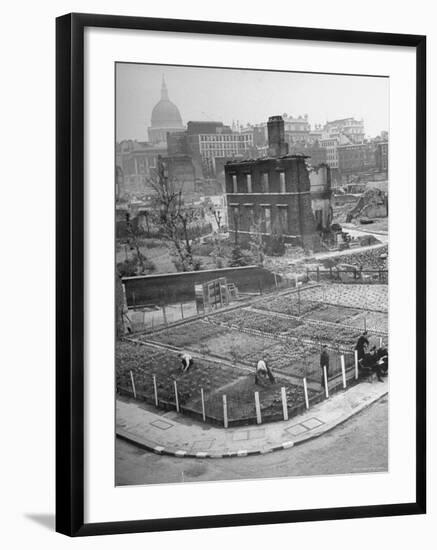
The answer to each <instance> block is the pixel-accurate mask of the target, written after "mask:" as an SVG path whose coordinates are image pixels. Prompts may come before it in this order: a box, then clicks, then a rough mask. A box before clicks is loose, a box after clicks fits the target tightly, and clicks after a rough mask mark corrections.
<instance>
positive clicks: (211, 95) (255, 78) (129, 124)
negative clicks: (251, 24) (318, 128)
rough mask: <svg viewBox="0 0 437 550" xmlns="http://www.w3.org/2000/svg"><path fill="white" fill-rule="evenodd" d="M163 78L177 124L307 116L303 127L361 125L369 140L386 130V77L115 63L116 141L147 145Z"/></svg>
mask: <svg viewBox="0 0 437 550" xmlns="http://www.w3.org/2000/svg"><path fill="white" fill-rule="evenodd" d="M163 75H164V77H165V80H166V83H167V88H168V94H169V99H170V100H171V101H172V102H173V103H175V104H176V105H177V107H178V108H179V111H180V113H181V116H182V121H183V123H184V124H186V123H187V122H188V121H189V120H218V121H222V122H224V123H225V124H232V121H233V120H234V121H237V120H238V121H240V124H242V125H246V124H247V123H248V122H250V123H254V124H256V123H259V122H265V121H267V119H268V117H269V116H272V115H282V114H283V113H288V114H289V115H293V116H297V115H303V114H305V113H307V114H308V117H309V122H310V123H311V125H314V124H316V123H317V124H319V123H322V124H324V123H325V122H326V121H327V120H333V119H336V118H346V117H350V116H352V117H355V118H363V119H364V125H365V132H366V134H367V135H369V136H372V137H373V136H376V135H378V134H379V133H380V132H381V130H388V129H389V103H388V102H389V80H388V78H378V77H368V76H349V75H347V76H343V75H324V74H305V73H290V72H273V71H251V70H239V69H237V70H236V69H210V68H201V67H200V68H199V67H179V66H164V65H142V64H130V63H119V64H117V72H116V102H117V105H116V107H117V126H116V132H117V141H120V140H122V139H138V140H142V141H146V140H147V127H148V126H150V116H151V113H152V109H153V107H154V106H155V104H156V103H157V102H158V101H159V99H160V92H161V80H162V76H163Z"/></svg>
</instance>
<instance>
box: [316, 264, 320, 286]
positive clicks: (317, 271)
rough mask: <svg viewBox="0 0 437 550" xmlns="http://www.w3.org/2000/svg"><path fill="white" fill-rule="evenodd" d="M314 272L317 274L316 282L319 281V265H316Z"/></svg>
mask: <svg viewBox="0 0 437 550" xmlns="http://www.w3.org/2000/svg"><path fill="white" fill-rule="evenodd" d="M316 274H317V282H319V281H320V269H319V266H317V269H316Z"/></svg>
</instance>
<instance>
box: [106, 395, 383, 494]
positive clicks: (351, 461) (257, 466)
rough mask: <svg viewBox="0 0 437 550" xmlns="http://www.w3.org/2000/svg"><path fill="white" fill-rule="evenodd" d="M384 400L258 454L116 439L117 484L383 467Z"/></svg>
mask: <svg viewBox="0 0 437 550" xmlns="http://www.w3.org/2000/svg"><path fill="white" fill-rule="evenodd" d="M387 434H388V401H387V397H384V398H382V399H380V400H379V401H377V402H376V403H375V404H373V405H372V406H371V407H369V408H368V409H365V410H364V411H363V412H362V413H360V414H359V415H357V416H355V417H353V418H351V419H350V420H349V421H348V422H346V423H345V424H343V425H341V426H339V427H337V428H336V429H334V430H333V431H331V432H328V433H327V434H325V435H323V436H321V437H319V438H317V439H315V440H314V441H310V442H308V443H305V444H303V445H302V446H298V447H296V448H293V449H289V450H284V451H278V452H275V453H270V454H267V455H261V456H252V457H251V456H249V457H244V458H227V459H226V458H222V459H195V458H193V459H191V458H173V457H168V456H160V455H156V454H154V453H149V452H147V451H144V450H142V449H139V448H137V447H135V446H133V445H131V444H129V443H126V442H125V441H121V440H117V444H116V470H117V472H116V481H117V485H132V484H149V483H176V482H188V481H208V480H225V479H227V480H229V479H254V478H259V477H269V473H270V472H275V477H289V476H299V475H326V474H346V473H351V472H367V471H384V470H387V466H388V443H387Z"/></svg>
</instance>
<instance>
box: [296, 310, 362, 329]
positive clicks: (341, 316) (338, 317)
mask: <svg viewBox="0 0 437 550" xmlns="http://www.w3.org/2000/svg"><path fill="white" fill-rule="evenodd" d="M360 312H361V310H359V309H353V308H350V307H343V306H333V305H325V306H323V307H320V308H318V309H313V310H312V311H310V312H308V313H306V314H305V316H304V318H305V319H309V320H311V321H327V322H328V323H342V324H345V325H348V324H349V323H348V322H347V319H349V318H350V317H353V316H355V315H358V314H359V313H360ZM351 326H358V325H351Z"/></svg>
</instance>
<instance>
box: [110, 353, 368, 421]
mask: <svg viewBox="0 0 437 550" xmlns="http://www.w3.org/2000/svg"><path fill="white" fill-rule="evenodd" d="M318 371H319V374H320V377H321V380H320V383H319V382H317V383H315V382H314V381H312V380H310V379H307V378H306V377H303V378H302V379H301V380H299V381H298V382H299V383H292V382H290V380H287V379H285V378H283V377H281V375H280V374H276V373H275V380H274V382H273V383H272V382H271V381H270V380H269V379H267V378H266V379H259V380H258V384H255V383H254V380H255V372H253V374H248V375H246V376H244V375H243V376H241V375H240V376H235V375H234V378H233V379H232V380H231V381H230V382H229V383H228V384H225V385H222V386H221V387H219V388H216V387H214V386H213V384H211V380H210V379H209V377H208V373H206V374H205V375H204V376H200V377H199V376H198V373H196V375H195V376H194V377H193V376H190V372H189V371H188V372H186V373H178V374H177V375H176V376H163V375H162V374H159V373H158V374H155V373H152V372H150V371H148V370H145V369H142V368H135V369H131V370H124V371H123V372H118V373H117V380H116V387H117V393H118V394H119V395H123V396H127V397H130V398H134V399H136V400H140V401H145V402H147V403H150V404H152V405H154V406H156V407H157V408H159V409H164V410H175V411H177V412H179V413H182V414H186V415H189V416H192V417H195V418H197V419H198V420H200V421H203V422H209V423H212V424H216V425H219V426H223V427H224V428H227V427H229V426H235V425H242V424H254V423H258V424H261V423H264V422H271V421H279V420H288V419H289V418H292V417H293V416H296V415H298V414H301V413H302V412H304V411H305V410H307V409H309V408H310V407H312V406H314V405H315V404H316V403H319V402H321V401H322V400H324V399H327V398H329V397H330V396H331V395H333V394H335V393H336V392H338V391H342V390H346V389H347V387H349V386H351V385H354V384H356V383H357V382H358V367H357V365H356V364H355V363H354V360H353V357H352V363H351V357H349V356H345V355H342V356H340V358H339V360H338V361H337V359H336V360H335V361H334V362H331V363H330V368H329V370H328V371H327V372H326V377H327V381H328V389H327V390H326V386H325V384H324V383H323V375H324V372H323V370H322V369H320V366H318ZM295 382H296V380H295Z"/></svg>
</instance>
